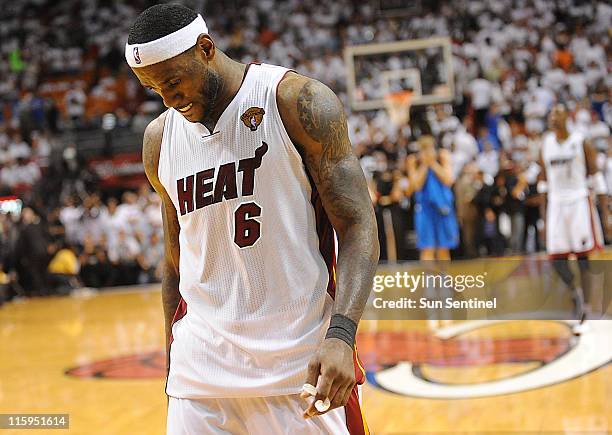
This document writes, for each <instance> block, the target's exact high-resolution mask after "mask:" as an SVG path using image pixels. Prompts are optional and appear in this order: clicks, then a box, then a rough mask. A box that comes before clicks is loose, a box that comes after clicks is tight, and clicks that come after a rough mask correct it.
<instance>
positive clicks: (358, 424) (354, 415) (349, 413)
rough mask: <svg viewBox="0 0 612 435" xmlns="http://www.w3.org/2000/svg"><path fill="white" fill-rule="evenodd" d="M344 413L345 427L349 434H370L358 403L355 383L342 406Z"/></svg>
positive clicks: (357, 391)
mask: <svg viewBox="0 0 612 435" xmlns="http://www.w3.org/2000/svg"><path fill="white" fill-rule="evenodd" d="M344 413H345V414H346V428H347V429H348V432H349V434H350V435H370V430H369V429H368V425H367V423H366V421H365V418H364V416H363V412H362V411H361V405H360V404H359V389H358V387H357V385H355V386H354V387H353V390H352V391H351V396H350V397H349V400H348V402H347V404H346V406H345V407H344Z"/></svg>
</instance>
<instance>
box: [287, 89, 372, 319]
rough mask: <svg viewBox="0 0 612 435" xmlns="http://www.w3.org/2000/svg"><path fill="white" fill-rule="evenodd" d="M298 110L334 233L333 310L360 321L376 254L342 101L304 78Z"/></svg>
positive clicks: (363, 182)
mask: <svg viewBox="0 0 612 435" xmlns="http://www.w3.org/2000/svg"><path fill="white" fill-rule="evenodd" d="M297 113H298V118H299V121H300V124H301V126H302V128H303V130H304V131H305V132H306V134H307V135H308V137H309V138H310V140H309V146H307V147H304V146H302V147H301V150H300V151H301V154H302V156H303V157H304V160H305V163H306V166H307V168H308V171H309V173H310V175H311V177H312V178H313V181H314V182H315V185H316V186H317V189H318V191H319V194H320V196H321V200H322V202H323V206H324V208H325V210H326V212H327V214H328V217H329V219H330V221H331V223H332V225H333V226H334V229H335V230H336V232H337V234H338V241H339V255H338V264H337V273H336V276H337V280H338V283H337V290H336V293H337V298H336V302H335V305H334V312H336V313H340V314H343V315H345V316H347V317H350V318H352V319H353V320H354V321H355V322H359V319H360V318H361V313H362V312H363V308H364V306H365V303H366V301H367V298H368V296H369V294H370V290H371V287H372V278H373V275H374V271H375V268H376V265H377V263H378V254H379V248H378V236H377V229H376V220H375V217H374V210H373V208H372V203H371V201H370V196H369V193H368V188H367V184H366V180H365V177H364V175H363V171H362V169H361V166H360V165H359V161H358V160H357V157H356V156H355V155H354V154H353V150H352V146H351V144H350V141H349V138H348V128H347V124H346V117H345V115H344V110H343V108H342V104H341V103H340V101H339V100H338V98H337V97H336V95H335V94H334V93H333V92H332V91H331V90H329V88H327V87H326V86H324V85H322V84H321V83H319V82H316V81H313V80H310V81H308V82H306V83H305V84H304V85H303V87H302V88H301V90H300V92H299V95H298V97H297Z"/></svg>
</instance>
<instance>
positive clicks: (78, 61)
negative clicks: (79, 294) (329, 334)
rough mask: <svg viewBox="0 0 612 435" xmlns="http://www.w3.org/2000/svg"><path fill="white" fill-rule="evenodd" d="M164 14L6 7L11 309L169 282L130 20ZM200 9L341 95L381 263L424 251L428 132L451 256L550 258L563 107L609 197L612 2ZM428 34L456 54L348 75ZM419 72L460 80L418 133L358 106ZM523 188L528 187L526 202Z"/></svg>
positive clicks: (423, 108)
mask: <svg viewBox="0 0 612 435" xmlns="http://www.w3.org/2000/svg"><path fill="white" fill-rule="evenodd" d="M154 3H155V2H150V1H131V2H123V1H116V0H97V1H96V0H74V1H71V0H64V1H60V2H57V1H45V0H31V1H14V2H4V4H3V8H2V14H1V20H0V41H1V42H0V274H1V275H0V280H1V281H0V282H2V285H3V288H4V290H3V292H2V296H0V301H2V300H6V299H10V298H12V297H14V296H30V295H46V294H52V293H57V292H60V293H61V292H67V291H69V290H70V289H71V288H75V287H78V286H85V287H107V286H114V285H127V284H136V283H141V284H142V283H150V282H155V281H158V280H159V279H160V274H159V268H158V265H159V259H160V258H161V253H162V249H161V244H162V236H161V230H160V225H161V218H160V214H159V199H158V198H157V196H156V195H155V194H153V193H152V191H151V188H150V187H149V186H148V183H147V182H146V179H145V177H144V173H143V168H142V164H141V162H140V148H141V144H142V134H143V131H144V129H145V127H146V126H147V124H148V122H149V121H151V120H152V119H153V118H154V117H156V116H157V115H158V114H160V113H161V112H162V110H163V109H164V108H163V105H162V104H161V102H160V99H159V98H158V97H157V96H156V95H155V94H154V93H152V92H150V91H147V90H146V89H144V88H143V87H142V86H140V85H139V83H138V81H137V80H136V78H135V76H134V75H133V74H132V73H131V71H130V69H129V67H128V66H127V65H126V63H125V61H124V58H123V47H124V43H125V40H126V34H127V30H128V27H129V25H130V23H131V22H132V21H133V20H134V18H135V17H136V16H137V15H138V13H139V12H140V11H142V10H143V9H144V8H146V7H148V6H150V5H151V4H154ZM185 4H186V5H188V6H191V7H193V8H195V9H198V10H203V11H205V16H206V20H207V22H208V23H209V28H210V29H211V34H212V36H213V38H214V39H215V41H216V43H217V45H218V46H219V47H220V48H221V49H223V50H224V51H226V53H227V54H228V55H229V56H230V57H233V58H235V59H238V60H241V61H242V62H252V61H263V62H267V63H273V64H279V65H283V66H286V67H290V68H294V69H295V70H296V71H297V72H299V73H301V74H304V75H307V76H311V77H314V78H317V79H319V80H321V81H322V82H323V83H325V84H327V85H328V86H330V87H331V88H332V89H333V90H334V91H335V92H336V93H337V94H338V95H339V96H340V98H341V99H342V100H343V102H344V103H345V108H346V111H347V115H348V123H349V128H350V137H351V141H352V144H353V146H354V150H355V153H356V154H357V155H358V156H359V158H360V160H361V163H362V166H363V169H364V171H365V173H366V175H367V177H368V180H369V184H370V190H371V197H372V201H373V203H374V204H375V207H376V210H377V215H378V218H379V224H380V225H379V227H380V239H381V243H382V245H383V249H382V260H383V261H385V260H393V261H395V260H409V259H415V258H417V256H418V253H417V252H416V249H415V235H414V230H413V219H412V216H413V206H412V202H413V201H412V199H411V197H410V195H408V194H407V193H406V191H407V178H406V176H407V173H406V163H405V161H406V157H407V156H408V155H409V154H411V153H414V152H416V151H417V150H418V148H417V145H416V139H417V138H418V137H419V136H420V135H423V134H432V135H433V136H434V137H435V139H436V144H437V146H438V147H439V148H445V149H447V150H448V151H449V152H450V153H451V156H452V166H453V176H454V184H453V191H454V194H455V207H456V214H457V219H458V222H459V225H460V230H461V242H460V245H459V246H458V247H457V249H455V250H454V251H453V252H452V255H453V258H466V257H467V258H473V257H476V256H484V255H505V254H519V253H526V252H535V251H539V250H542V249H543V248H544V243H545V241H544V240H543V237H542V234H541V229H542V221H541V218H540V205H541V202H542V198H541V197H539V196H538V195H537V194H536V191H535V182H536V176H537V173H538V169H537V166H534V165H536V163H537V159H538V156H539V149H540V145H541V137H542V133H543V132H544V131H545V130H546V116H547V113H548V111H549V109H550V108H551V106H552V105H553V104H554V103H555V102H557V101H562V102H565V103H566V104H567V105H568V107H569V109H570V120H569V123H570V128H571V129H581V130H583V131H584V132H585V134H586V135H587V136H588V137H589V138H590V139H591V140H592V141H593V143H594V144H595V145H596V146H597V149H598V152H599V156H598V165H599V166H600V169H601V171H602V172H603V173H604V174H605V176H606V179H607V182H608V185H609V186H610V187H612V148H611V147H610V125H611V123H612V106H611V102H612V91H611V88H610V82H611V80H612V78H611V77H612V76H611V75H610V67H611V65H612V64H611V62H610V60H611V59H610V50H611V45H610V22H611V18H612V8H611V7H610V5H609V4H608V2H603V1H580V0H564V1H538V0H533V1H531V0H529V1H528V0H523V1H521V0H514V1H511V0H506V1H502V0H490V1H454V2H444V1H431V2H429V1H428V2H407V1H390V0H379V1H368V2H364V1H351V0H334V1H332V2H324V3H321V2H314V1H297V0H294V1H274V0H262V1H257V2H254V1H248V0H244V1H239V0H230V1H224V2H212V1H192V2H185ZM431 37H447V38H449V39H448V43H449V48H450V51H449V53H448V54H449V56H448V58H447V59H444V60H441V56H437V55H436V53H435V47H434V48H433V49H429V53H430V54H432V55H431V56H429V58H427V57H426V58H425V61H424V62H420V65H418V67H415V64H419V60H418V59H416V57H418V53H417V52H416V51H414V52H412V53H417V55H413V56H412V59H411V58H410V56H409V55H407V56H404V57H402V56H401V53H397V52H395V53H394V52H391V53H387V54H386V55H385V56H382V55H377V56H369V57H368V56H365V59H361V58H360V59H358V60H356V61H355V62H354V61H353V60H354V59H351V66H350V68H347V65H346V59H347V57H346V56H345V54H344V52H343V50H344V49H345V48H346V47H348V46H355V45H361V44H373V43H388V42H392V41H406V40H415V39H425V38H431ZM432 50H433V51H432ZM407 64H408V65H409V66H411V67H412V68H413V69H414V68H420V71H419V70H417V71H419V72H420V82H421V83H419V86H422V87H423V90H422V92H423V95H424V94H426V93H432V92H434V91H427V88H428V87H429V88H431V87H433V86H436V83H433V84H431V82H435V81H436V78H437V77H439V76H445V77H446V76H450V80H449V81H450V84H451V85H452V86H450V87H449V86H446V87H445V89H444V90H445V91H446V93H447V94H448V95H447V97H446V98H442V99H443V100H444V99H445V100H447V102H442V103H438V104H413V105H412V108H411V116H410V121H409V122H408V123H407V124H405V125H403V126H402V125H398V124H397V123H393V122H390V119H389V112H388V111H387V110H384V106H383V105H382V104H378V108H377V109H371V110H367V109H366V110H361V109H362V107H358V108H359V109H360V110H354V106H356V105H357V106H358V103H360V102H361V103H363V101H369V100H373V99H376V98H378V101H379V102H380V101H381V100H380V98H382V97H383V96H384V95H382V93H383V91H382V90H381V89H383V90H385V89H386V90H387V92H389V91H390V90H391V91H392V90H393V89H394V88H393V85H394V83H393V82H391V89H390V90H389V87H384V86H382V85H381V81H380V79H379V78H380V77H381V74H380V72H381V71H383V70H384V71H393V70H400V69H402V68H405V67H406V65H407ZM404 70H405V69H404ZM347 71H348V72H347ZM349 75H352V76H353V77H352V79H351V82H352V83H349V84H347V76H349ZM399 78H400V79H406V77H399ZM407 78H410V77H409V76H408V77H407ZM404 81H406V80H404ZM349 85H350V86H349ZM399 86H400V87H401V86H404V88H406V87H408V88H409V89H411V90H414V86H413V85H411V84H410V83H408V84H404V85H402V83H401V82H400V83H399ZM449 91H452V92H451V93H450V94H449ZM374 106H376V104H374ZM367 107H373V106H367ZM519 180H521V181H522V182H523V184H524V186H523V187H524V188H523V189H522V191H521V193H520V195H517V194H514V190H513V189H514V187H515V186H516V185H517V183H518V182H519ZM610 190H611V191H612V189H610ZM383 215H386V216H387V220H386V221H387V224H386V225H385V223H384V219H383ZM491 222H493V223H494V225H491V224H490V223H491ZM487 223H489V224H488V225H487ZM389 244H392V246H389Z"/></svg>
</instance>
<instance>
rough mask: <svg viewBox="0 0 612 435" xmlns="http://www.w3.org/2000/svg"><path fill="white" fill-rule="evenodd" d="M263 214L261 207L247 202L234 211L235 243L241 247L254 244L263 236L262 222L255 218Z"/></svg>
mask: <svg viewBox="0 0 612 435" xmlns="http://www.w3.org/2000/svg"><path fill="white" fill-rule="evenodd" d="M259 216H261V207H260V206H258V205H257V204H256V203H254V202H247V203H244V204H242V205H240V207H238V208H237V209H236V211H235V212H234V243H235V244H236V245H238V246H239V247H241V248H247V247H249V246H253V245H254V244H255V242H256V241H257V240H258V239H259V237H260V236H261V223H260V222H259V221H258V220H257V219H255V218H257V217H259Z"/></svg>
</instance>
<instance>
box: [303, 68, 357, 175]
mask: <svg viewBox="0 0 612 435" xmlns="http://www.w3.org/2000/svg"><path fill="white" fill-rule="evenodd" d="M297 110H298V116H299V120H300V124H301V125H302V128H304V131H306V133H307V134H308V136H309V137H310V138H311V139H312V140H314V141H315V142H318V143H320V144H321V146H322V153H321V157H320V160H319V162H314V161H308V162H307V163H308V166H309V169H310V170H311V172H315V173H314V174H312V175H313V176H314V177H316V178H319V179H322V178H326V177H327V176H328V175H329V172H330V171H331V170H332V169H333V166H334V164H335V163H336V162H338V161H339V160H341V159H342V158H344V157H346V156H347V155H350V153H351V151H352V148H351V144H350V142H349V140H348V130H347V126H346V116H345V115H344V109H343V108H342V104H341V103H340V101H339V100H338V97H336V95H335V94H334V93H333V92H332V91H331V90H330V89H329V88H327V87H326V86H325V85H323V84H321V83H319V82H316V81H314V80H309V81H308V82H306V83H305V84H304V86H303V87H302V89H301V90H300V93H299V95H298V98H297Z"/></svg>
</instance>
